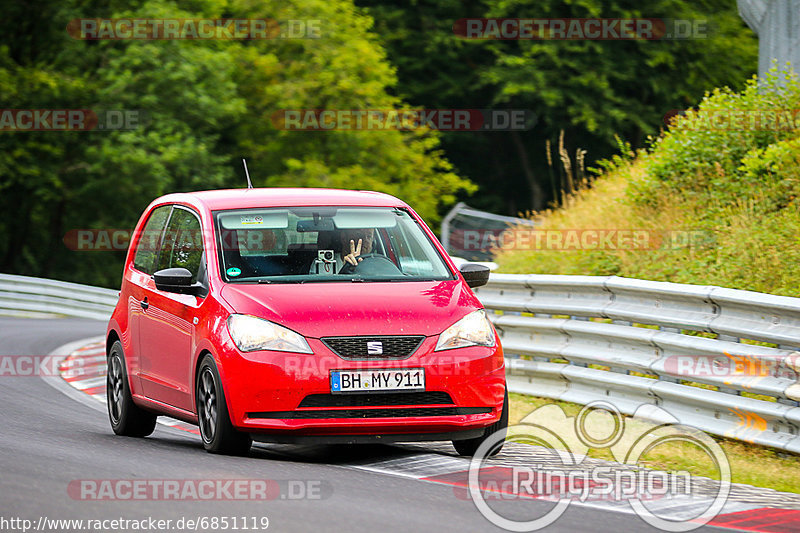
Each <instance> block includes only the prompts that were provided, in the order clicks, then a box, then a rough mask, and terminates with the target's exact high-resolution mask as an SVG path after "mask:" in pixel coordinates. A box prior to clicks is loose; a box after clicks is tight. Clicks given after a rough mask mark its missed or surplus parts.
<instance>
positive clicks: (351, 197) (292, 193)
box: [156, 187, 408, 211]
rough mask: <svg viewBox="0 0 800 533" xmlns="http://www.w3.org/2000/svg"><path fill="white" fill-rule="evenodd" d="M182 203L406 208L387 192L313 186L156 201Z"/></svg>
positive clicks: (228, 206) (228, 191)
mask: <svg viewBox="0 0 800 533" xmlns="http://www.w3.org/2000/svg"><path fill="white" fill-rule="evenodd" d="M168 202H185V203H189V204H192V205H196V206H197V207H205V208H207V209H209V210H211V211H216V210H219V209H240V208H255V207H302V206H327V205H353V206H376V207H387V206H388V207H408V205H407V204H406V203H405V202H403V201H402V200H399V199H397V198H395V197H394V196H390V195H388V194H384V193H380V192H373V191H351V190H344V189H314V188H290V187H280V188H277V187H276V188H260V189H255V188H254V189H221V190H216V191H197V192H188V193H175V194H168V195H166V196H162V197H161V198H159V199H158V200H157V201H156V203H159V204H162V203H168Z"/></svg>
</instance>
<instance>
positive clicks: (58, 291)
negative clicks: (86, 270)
mask: <svg viewBox="0 0 800 533" xmlns="http://www.w3.org/2000/svg"><path fill="white" fill-rule="evenodd" d="M118 295H119V291H115V290H111V289H103V288H101V287H91V286H89V285H80V284H78V283H68V282H65V281H55V280H51V279H42V278H31V277H28V276H14V275H11V274H0V313H6V314H8V313H13V314H18V315H26V314H27V315H30V314H39V313H47V314H56V315H65V316H74V317H81V318H94V319H96V320H108V318H109V317H110V316H111V312H112V311H114V306H115V305H117V299H118Z"/></svg>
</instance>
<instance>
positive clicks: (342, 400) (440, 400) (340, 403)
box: [299, 391, 453, 408]
mask: <svg viewBox="0 0 800 533" xmlns="http://www.w3.org/2000/svg"><path fill="white" fill-rule="evenodd" d="M452 404H453V398H451V397H450V395H449V394H447V393H446V392H438V391H426V392H386V393H378V394H309V395H308V396H306V397H305V398H303V401H302V402H300V406H299V407H318V408H319V407H380V406H391V405H452Z"/></svg>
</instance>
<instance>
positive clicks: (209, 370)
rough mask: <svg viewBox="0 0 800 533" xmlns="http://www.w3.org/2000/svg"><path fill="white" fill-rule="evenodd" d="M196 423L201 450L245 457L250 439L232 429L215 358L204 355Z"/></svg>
mask: <svg viewBox="0 0 800 533" xmlns="http://www.w3.org/2000/svg"><path fill="white" fill-rule="evenodd" d="M196 398H197V421H198V423H199V425H200V437H201V438H202V439H203V447H204V448H205V449H206V451H209V452H211V453H221V454H226V455H245V454H247V452H248V451H249V450H250V446H251V445H252V443H253V439H251V438H250V435H248V434H246V433H241V432H239V431H236V429H234V427H233V424H231V418H230V415H229V414H228V404H227V402H226V401H225V392H224V391H223V390H222V382H221V381H220V379H219V372H218V371H217V365H216V363H215V362H214V358H213V357H211V356H210V355H206V356H205V358H204V359H203V362H202V363H201V364H200V371H199V372H198V373H197V396H196Z"/></svg>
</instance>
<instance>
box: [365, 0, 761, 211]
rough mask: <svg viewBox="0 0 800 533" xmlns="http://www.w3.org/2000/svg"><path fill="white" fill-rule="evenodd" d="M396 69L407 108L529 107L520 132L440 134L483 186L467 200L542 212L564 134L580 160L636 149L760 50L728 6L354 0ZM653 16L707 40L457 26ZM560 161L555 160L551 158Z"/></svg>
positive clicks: (450, 153) (732, 79)
mask: <svg viewBox="0 0 800 533" xmlns="http://www.w3.org/2000/svg"><path fill="white" fill-rule="evenodd" d="M359 5H363V6H365V7H366V8H367V10H368V11H369V13H370V14H371V15H372V16H373V17H375V19H376V28H377V30H378V33H379V35H380V36H381V38H382V41H383V42H384V43H385V45H386V47H387V50H388V51H389V58H390V60H391V61H392V62H393V63H394V64H396V65H397V67H398V73H399V79H400V83H399V85H398V91H399V94H400V95H402V96H403V97H405V98H406V99H407V100H408V101H409V102H410V103H411V104H413V105H420V106H439V107H455V108H458V107H461V108H520V109H531V110H533V111H534V112H535V114H536V115H537V116H538V122H537V124H536V126H535V127H534V128H533V129H532V130H530V131H527V132H520V133H518V134H512V133H507V132H494V133H490V132H484V133H475V134H464V133H446V134H444V135H443V141H442V145H443V147H444V149H445V153H446V155H447V157H448V159H450V160H451V161H452V162H453V164H454V166H455V168H456V169H457V170H458V171H459V173H461V174H463V175H465V176H466V177H468V178H470V179H472V180H473V181H475V182H476V183H478V184H479V186H480V191H481V194H480V195H478V196H476V197H475V198H471V199H469V201H470V203H472V204H474V205H476V206H480V207H484V208H486V209H489V210H493V211H506V212H508V213H509V214H516V212H517V211H520V210H525V209H529V208H534V209H540V208H542V207H544V206H545V205H546V203H547V202H548V201H550V200H552V195H551V194H548V191H551V190H553V188H554V185H555V186H556V187H555V188H559V187H561V186H562V184H561V183H556V184H552V183H550V180H549V169H548V167H547V164H546V157H545V141H546V140H550V141H551V142H552V143H553V144H554V145H555V143H556V140H557V139H558V136H559V132H560V131H561V130H565V137H566V139H567V146H568V148H567V151H568V152H569V153H570V154H574V153H575V150H576V148H578V147H581V148H585V149H587V150H588V154H587V163H588V164H589V165H591V164H592V162H593V161H596V160H597V159H601V158H606V157H608V156H610V155H611V154H612V153H614V151H615V150H616V147H617V143H616V141H615V139H614V136H615V134H618V135H619V136H621V137H622V138H623V139H624V140H626V141H629V142H631V143H632V145H633V146H634V148H638V147H641V146H643V145H644V144H645V143H646V139H647V136H648V135H651V134H656V133H657V132H658V131H659V129H660V128H661V127H662V126H663V125H664V122H663V117H664V115H665V114H666V113H668V112H669V111H670V110H674V109H682V108H685V107H688V106H691V105H693V104H694V103H695V102H697V101H699V99H700V98H701V97H702V96H703V94H704V92H705V91H707V90H710V89H712V88H714V87H719V86H725V85H730V86H732V87H733V88H741V87H742V86H743V84H744V82H745V80H746V79H747V78H749V77H750V75H751V74H752V73H753V72H754V71H755V69H756V62H757V61H756V60H757V42H756V40H755V38H754V36H753V34H752V32H751V31H750V30H748V29H747V28H746V27H745V25H744V23H743V22H742V20H741V19H740V18H739V16H738V13H737V10H736V4H735V2H731V1H730V0H705V1H701V2H692V1H688V0H656V1H653V2H648V3H647V5H646V7H645V6H643V5H642V4H641V3H640V2H634V1H630V0H613V1H607V0H605V1H601V0H575V1H573V2H562V1H559V0H535V1H534V0H512V1H508V0H485V1H469V2H466V3H463V4H462V3H461V2H455V1H443V2H435V1H425V0H417V1H414V2H411V3H397V2H392V1H391V0H360V1H359ZM478 17H498V18H503V17H508V18H620V19H631V18H636V19H638V18H661V19H687V20H697V19H701V20H708V21H709V23H710V27H711V29H712V32H711V35H710V37H709V38H701V39H691V40H656V41H579V40H558V41H556V40H550V41H540V40H521V41H500V40H465V39H462V38H460V37H458V36H456V35H455V34H454V33H453V29H452V26H453V23H454V22H455V21H456V20H457V19H461V18H478ZM556 159H557V158H556Z"/></svg>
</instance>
